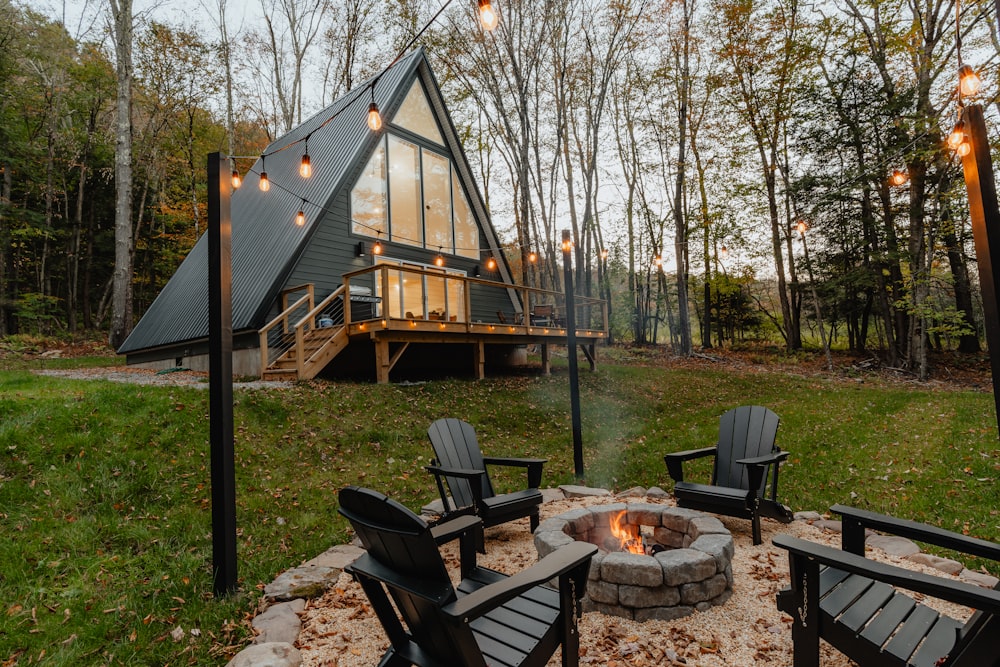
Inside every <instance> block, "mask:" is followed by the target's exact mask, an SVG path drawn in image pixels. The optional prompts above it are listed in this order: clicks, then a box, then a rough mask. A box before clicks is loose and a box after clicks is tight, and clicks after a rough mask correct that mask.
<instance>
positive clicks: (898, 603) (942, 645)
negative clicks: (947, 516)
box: [773, 505, 1000, 667]
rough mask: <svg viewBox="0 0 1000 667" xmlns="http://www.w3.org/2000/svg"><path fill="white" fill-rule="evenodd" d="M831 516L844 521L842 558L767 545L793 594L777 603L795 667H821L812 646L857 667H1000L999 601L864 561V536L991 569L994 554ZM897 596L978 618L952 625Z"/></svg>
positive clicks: (965, 543)
mask: <svg viewBox="0 0 1000 667" xmlns="http://www.w3.org/2000/svg"><path fill="white" fill-rule="evenodd" d="M830 510H831V511H832V512H836V513H837V514H840V515H841V516H842V517H843V533H842V538H841V539H842V547H843V549H842V550H838V549H835V548H832V547H828V546H825V545H822V544H816V543H814V542H808V541H806V540H800V539H798V538H794V537H791V536H789V535H776V536H775V537H774V540H773V541H774V544H775V546H778V547H781V548H783V549H787V550H788V559H789V570H790V575H791V585H790V586H789V587H787V588H785V589H783V590H781V591H780V592H779V593H778V596H777V603H778V609H780V610H781V611H783V612H785V613H786V614H788V615H789V616H791V617H792V620H793V623H792V640H793V642H794V663H793V664H794V667H817V666H818V665H819V640H820V639H824V640H826V641H827V642H829V643H830V644H831V645H832V646H833V647H834V648H836V649H837V650H838V651H840V652H841V653H843V654H844V655H846V656H847V657H849V658H850V659H851V660H853V661H854V662H856V663H857V664H858V665H860V666H861V667H1000V650H998V648H997V647H998V644H997V634H998V633H1000V591H998V590H996V589H994V590H990V589H988V588H981V587H979V586H976V585H973V584H969V583H965V582H962V581H956V580H954V579H951V578H948V577H943V576H934V575H929V574H923V573H920V572H914V571H912V570H907V569H904V568H901V567H898V566H895V565H890V564H887V563H880V562H876V561H872V560H868V559H866V558H865V557H864V553H865V535H866V531H868V530H870V529H875V530H880V531H883V532H886V533H889V534H892V535H898V536H900V537H906V538H909V539H913V540H917V541H919V542H925V543H927V544H933V545H936V546H939V547H945V548H947V549H953V550H955V551H958V552H961V553H965V554H971V555H974V556H978V557H980V558H988V559H991V560H993V561H1000V545H997V544H994V543H992V542H987V541H986V540H979V539H976V538H973V537H967V536H965V535H960V534H957V533H952V532H949V531H946V530H942V529H940V528H936V527H934V526H928V525H925V524H922V523H917V522H915V521H906V520H903V519H895V518H893V517H891V516H886V515H884V514H876V513H875V512H869V511H867V510H860V509H855V508H852V507H845V506H843V505H835V506H833V507H831V508H830ZM898 589H904V590H909V591H914V592H916V593H919V594H921V598H920V599H922V596H928V597H932V598H937V599H939V600H947V601H950V602H954V603H957V604H960V605H964V606H967V607H971V608H972V609H975V610H976V612H975V613H974V614H972V616H971V618H969V620H968V621H967V622H965V623H960V622H959V621H957V620H955V619H953V618H950V617H948V616H945V615H944V614H941V613H939V612H937V611H935V610H934V609H932V608H931V607H929V606H926V605H924V604H922V603H919V602H917V601H915V600H914V599H913V598H912V597H911V596H910V595H907V594H906V593H904V592H903V590H898Z"/></svg>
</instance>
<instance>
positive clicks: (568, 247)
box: [562, 239, 573, 252]
mask: <svg viewBox="0 0 1000 667" xmlns="http://www.w3.org/2000/svg"><path fill="white" fill-rule="evenodd" d="M572 249H573V242H572V241H570V240H569V239H566V240H565V241H563V242H562V251H563V252H569V251H570V250H572Z"/></svg>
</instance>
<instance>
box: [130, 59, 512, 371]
mask: <svg viewBox="0 0 1000 667" xmlns="http://www.w3.org/2000/svg"><path fill="white" fill-rule="evenodd" d="M421 64H423V65H424V67H426V57H425V55H424V51H423V49H418V50H417V51H414V52H413V53H411V54H409V55H407V56H405V57H404V58H402V59H400V60H399V62H397V63H396V64H395V65H393V66H392V67H391V68H389V69H388V70H387V71H386V72H384V73H383V74H382V75H381V76H380V78H379V79H378V83H377V85H376V86H375V101H376V102H377V103H378V105H379V108H381V109H383V110H385V111H386V112H388V113H391V112H392V111H394V110H395V108H396V107H397V106H398V105H399V104H400V103H401V101H402V97H403V96H405V94H406V92H407V91H408V89H409V84H410V82H412V80H413V77H414V72H415V71H416V69H417V68H418V66H420V65H421ZM370 82H371V80H369V81H366V82H365V83H363V84H361V85H360V86H358V87H357V88H355V89H354V90H353V91H351V92H349V93H347V94H346V95H344V96H343V97H342V98H340V99H339V100H337V101H336V102H334V103H333V104H332V105H331V106H329V107H327V108H326V109H324V110H323V111H321V112H320V113H318V114H316V115H315V116H313V117H312V118H311V119H309V120H307V121H305V122H304V123H302V124H301V125H300V126H298V127H297V128H295V129H294V130H292V131H291V132H289V133H288V134H286V135H285V136H283V137H281V138H280V139H278V140H276V141H275V142H274V143H272V144H271V145H270V146H268V147H267V148H266V149H265V151H264V155H265V156H266V158H265V159H264V160H263V164H262V160H260V159H258V160H257V162H255V163H254V165H253V167H251V169H250V170H249V171H248V172H247V174H246V176H245V178H244V184H243V186H242V187H241V188H240V189H239V190H237V191H236V192H234V193H233V197H232V262H233V291H232V296H233V331H234V332H240V331H246V330H256V329H258V328H260V327H261V326H263V325H264V324H265V322H264V317H266V315H267V311H268V309H269V308H270V305H271V304H272V303H273V302H274V299H275V298H276V296H277V294H278V293H279V292H280V290H281V289H282V287H283V285H284V281H285V279H286V277H287V276H288V274H289V272H290V271H291V269H292V267H293V266H294V264H295V262H296V260H297V258H298V256H299V254H300V252H301V250H302V249H303V248H304V247H305V244H307V243H308V241H309V237H310V235H311V233H312V231H313V228H314V226H315V225H316V224H317V220H318V219H320V218H321V217H322V214H323V213H324V212H325V211H326V210H327V209H329V207H330V204H331V201H332V199H333V198H334V197H335V196H336V194H337V192H338V191H339V190H340V189H341V188H342V187H344V186H345V185H346V184H345V183H344V180H345V178H347V176H348V172H349V171H350V170H351V168H352V167H353V166H354V165H355V164H356V163H357V161H358V160H359V159H362V158H364V157H366V156H367V153H368V152H369V151H370V150H371V144H372V143H373V142H374V136H373V134H372V133H371V131H370V130H369V129H368V126H367V124H366V117H367V113H368V104H369V102H370V101H371V93H370V92H369V84H370ZM387 115H388V114H387ZM306 137H308V147H309V155H310V158H311V162H312V166H313V175H312V177H311V178H309V179H303V178H302V177H300V176H299V162H300V161H301V159H302V154H303V152H304V151H305V148H306V146H305V142H299V140H302V139H305V138H306ZM295 142H299V143H295ZM262 167H263V169H262ZM262 170H266V171H267V174H268V178H269V180H270V182H271V190H270V191H269V192H266V193H264V192H261V191H260V189H259V188H258V181H259V175H260V172H261V171H262ZM300 208H301V209H302V210H303V211H304V212H305V214H306V224H305V225H304V226H303V227H298V226H296V225H295V224H294V221H293V218H294V216H295V213H296V211H298V210H299V209H300ZM483 220H485V219H483ZM487 226H489V225H487ZM489 233H490V234H493V232H492V230H490V232H489ZM494 238H495V236H494ZM493 242H494V241H493V239H491V244H492V243H493ZM207 255H208V239H207V238H206V237H204V236H203V237H202V238H201V239H199V240H198V242H197V243H196V244H195V246H194V248H193V249H192V250H191V252H190V253H189V254H188V256H187V257H186V258H185V259H184V261H183V262H182V263H181V265H180V267H178V269H177V272H176V273H175V274H174V275H173V277H172V278H171V279H170V281H169V282H168V283H167V284H166V286H165V287H164V288H163V291H162V292H160V294H159V296H157V297H156V299H155V300H154V301H153V303H152V304H151V305H150V307H149V309H148V310H147V311H146V313H145V315H143V317H142V319H141V320H139V323H138V324H137V325H136V327H135V329H134V330H133V331H132V333H131V335H129V337H128V338H127V339H126V340H125V342H124V343H123V344H122V346H121V347H120V348H119V349H118V352H119V354H125V353H131V352H137V351H140V350H149V349H154V348H158V347H163V346H170V345H175V344H178V343H183V342H185V341H192V340H198V339H203V338H207V336H208V264H207Z"/></svg>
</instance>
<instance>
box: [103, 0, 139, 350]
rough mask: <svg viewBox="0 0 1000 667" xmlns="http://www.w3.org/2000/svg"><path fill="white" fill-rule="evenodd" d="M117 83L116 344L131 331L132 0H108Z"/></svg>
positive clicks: (113, 321) (113, 313)
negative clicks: (111, 19)
mask: <svg viewBox="0 0 1000 667" xmlns="http://www.w3.org/2000/svg"><path fill="white" fill-rule="evenodd" d="M109 2H110V3H111V11H112V15H113V20H114V33H115V71H116V76H117V85H118V101H117V120H116V124H115V268H114V273H113V278H112V308H111V328H110V334H109V336H108V341H109V342H110V343H111V346H112V347H115V348H117V347H119V346H120V345H121V344H122V343H124V342H125V338H126V337H127V336H128V335H129V333H131V331H132V247H133V246H132V117H131V110H132V29H133V26H132V0H109Z"/></svg>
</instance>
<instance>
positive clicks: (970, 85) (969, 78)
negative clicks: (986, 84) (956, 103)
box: [958, 65, 983, 97]
mask: <svg viewBox="0 0 1000 667" xmlns="http://www.w3.org/2000/svg"><path fill="white" fill-rule="evenodd" d="M982 85H983V82H982V79H980V78H979V75H978V74H976V72H975V70H973V69H972V67H970V66H969V65H962V66H961V67H959V68H958V89H959V90H960V91H961V93H962V95H964V96H965V97H971V96H972V95H975V94H977V93H978V92H979V88H980V86H982Z"/></svg>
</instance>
